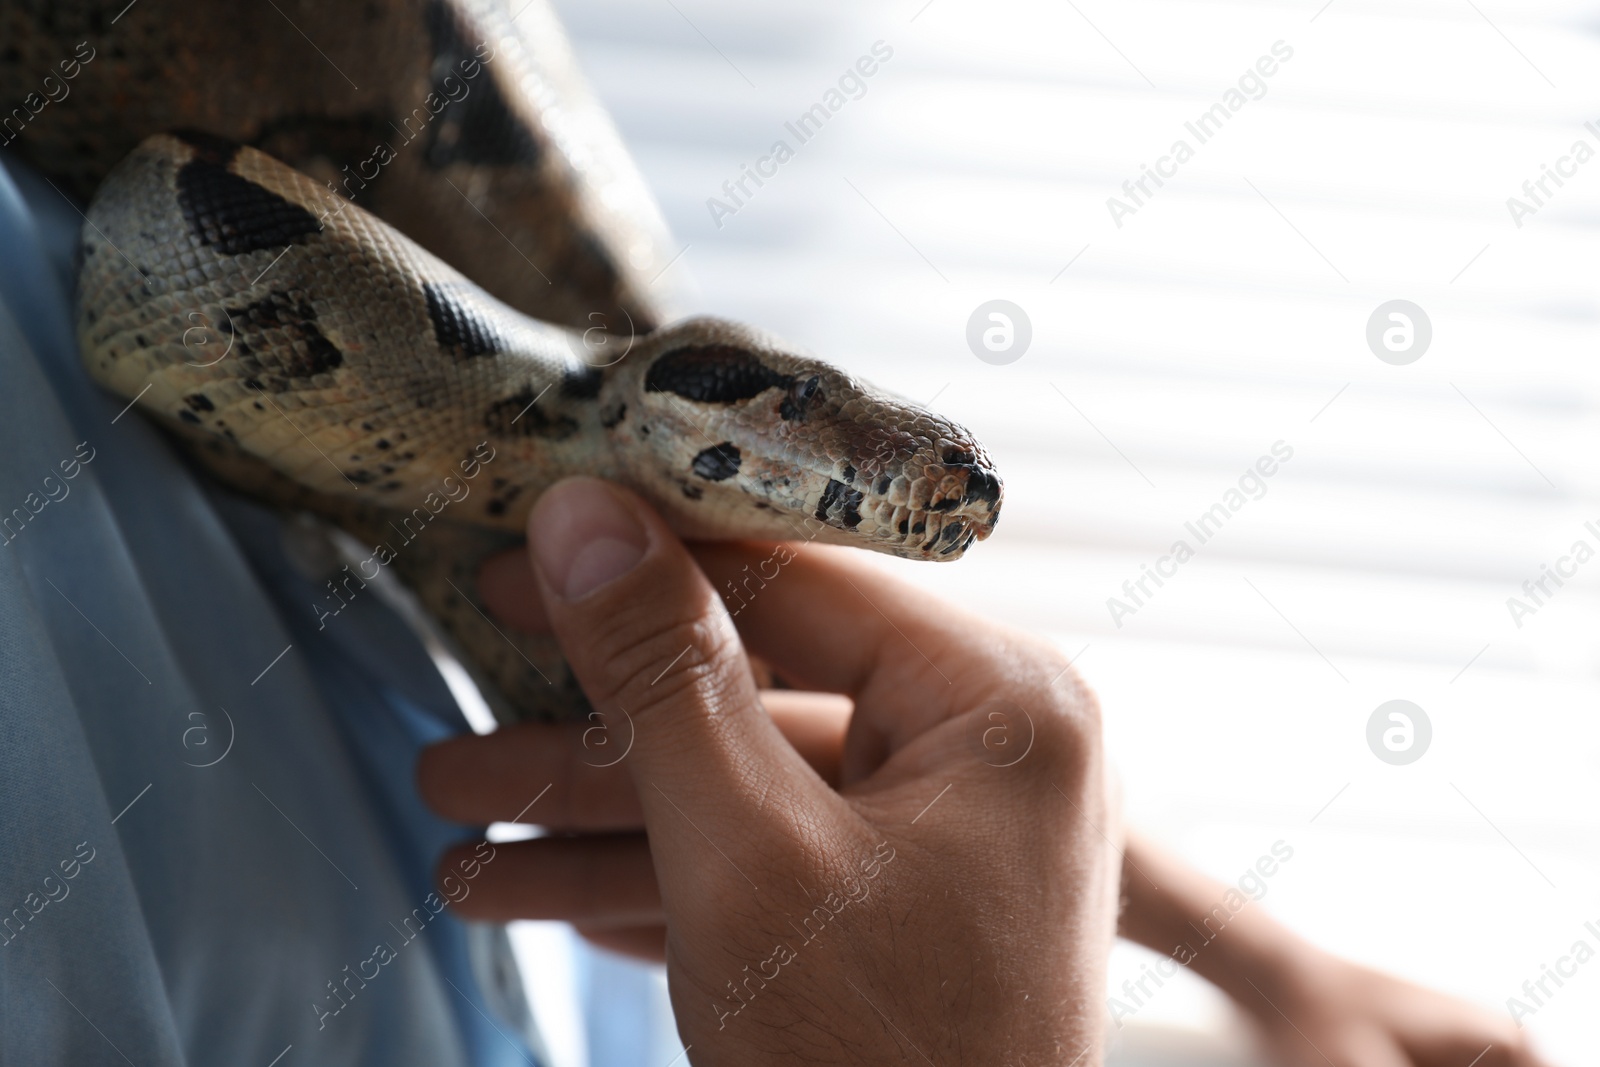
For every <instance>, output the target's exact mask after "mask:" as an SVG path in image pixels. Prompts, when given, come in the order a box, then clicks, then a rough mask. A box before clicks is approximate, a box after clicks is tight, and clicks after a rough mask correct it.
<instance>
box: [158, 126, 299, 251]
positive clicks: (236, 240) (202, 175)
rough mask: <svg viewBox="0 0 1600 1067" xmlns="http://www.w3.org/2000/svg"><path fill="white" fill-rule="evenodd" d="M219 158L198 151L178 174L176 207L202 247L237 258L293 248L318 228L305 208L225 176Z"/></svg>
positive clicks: (212, 150) (229, 174) (225, 163)
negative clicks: (287, 247)
mask: <svg viewBox="0 0 1600 1067" xmlns="http://www.w3.org/2000/svg"><path fill="white" fill-rule="evenodd" d="M220 152H221V149H219V148H217V147H214V146H213V147H206V148H198V149H196V153H195V157H194V158H193V159H191V160H190V161H189V162H187V163H185V164H184V165H183V166H181V167H179V168H178V207H179V208H180V209H181V210H182V211H183V218H184V221H185V222H187V223H188V224H189V230H190V232H191V233H193V234H194V235H195V236H196V237H198V238H199V239H200V241H201V243H202V244H205V245H206V246H208V247H210V248H215V249H216V250H217V251H218V252H221V253H222V254H223V255H225V256H238V255H243V254H244V253H246V252H259V251H262V250H263V249H268V248H283V247H284V246H286V245H292V244H297V243H299V242H300V240H301V239H302V238H304V237H308V236H310V235H311V234H314V233H316V232H317V231H318V230H319V229H320V228H321V223H319V222H318V221H317V217H316V216H315V215H313V214H311V212H309V211H307V210H306V209H305V208H303V207H301V206H300V205H298V204H292V203H290V202H289V201H287V200H285V199H284V198H283V197H281V196H279V195H278V194H277V193H274V192H272V191H271V190H270V189H267V188H264V187H263V186H260V185H257V184H256V183H255V182H253V181H251V180H250V179H248V178H241V177H239V175H237V174H235V173H233V172H232V171H230V170H229V169H228V159H224V160H222V161H220V162H219V161H218V160H219V153H220ZM228 158H229V159H231V156H230V157H228Z"/></svg>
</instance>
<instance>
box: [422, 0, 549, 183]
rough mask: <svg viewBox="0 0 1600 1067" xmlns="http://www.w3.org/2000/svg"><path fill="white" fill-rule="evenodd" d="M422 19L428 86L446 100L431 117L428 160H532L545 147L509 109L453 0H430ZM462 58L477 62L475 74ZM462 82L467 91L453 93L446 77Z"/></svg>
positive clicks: (433, 164) (526, 163)
mask: <svg viewBox="0 0 1600 1067" xmlns="http://www.w3.org/2000/svg"><path fill="white" fill-rule="evenodd" d="M423 21H424V23H425V24H426V25H427V28H428V37H429V38H430V40H431V41H432V44H433V72H432V73H433V76H432V78H431V82H432V86H431V87H432V89H433V91H434V92H435V93H438V94H439V96H440V98H449V99H450V101H451V102H450V106H449V107H447V108H445V109H444V110H443V111H442V112H440V113H439V114H438V115H437V117H435V118H434V120H433V122H432V125H431V134H430V136H429V139H428V150H427V161H428V165H429V166H430V167H434V168H436V169H438V168H442V167H448V166H449V165H450V164H452V163H473V164H482V165H486V166H528V167H529V168H530V169H531V168H532V167H534V166H536V165H537V164H538V162H539V160H540V158H541V157H542V156H543V155H544V147H543V146H542V145H541V144H540V143H539V141H538V139H537V138H536V137H535V136H534V134H533V131H532V130H531V129H530V128H529V127H528V125H527V124H526V123H525V122H522V121H521V120H519V119H518V118H517V117H516V115H515V113H513V112H512V110H511V107H510V105H508V104H507V103H506V98H505V97H504V96H503V95H502V94H501V91H500V86H499V85H498V84H497V83H496V82H495V75H494V68H493V67H491V66H490V65H489V64H485V63H483V62H482V61H481V60H479V59H478V58H477V51H476V45H475V43H474V40H473V37H472V36H470V35H469V33H468V32H464V30H463V27H462V26H461V24H460V23H458V22H457V21H456V16H455V5H454V4H450V3H446V2H445V0H430V3H429V4H428V5H427V7H426V8H425V9H424V11H423ZM463 61H467V62H468V69H471V64H472V63H477V64H478V68H479V69H478V74H477V76H476V77H475V78H472V79H470V80H469V79H468V78H467V77H466V74H465V72H464V71H463V70H462V69H461V64H462V62H463ZM447 77H448V78H450V79H451V81H452V84H454V85H455V86H457V87H458V88H457V89H456V92H457V93H459V92H460V91H461V90H460V88H459V87H462V86H464V87H466V93H465V95H458V96H452V94H451V93H450V92H449V91H448V89H447V87H446V86H445V84H444V82H445V79H446V78H447Z"/></svg>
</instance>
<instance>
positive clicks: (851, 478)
mask: <svg viewBox="0 0 1600 1067" xmlns="http://www.w3.org/2000/svg"><path fill="white" fill-rule="evenodd" d="M839 479H840V480H841V481H843V482H844V484H846V485H854V484H855V480H856V469H855V468H854V467H852V466H850V464H848V463H846V464H845V465H844V469H843V470H841V471H840V472H839Z"/></svg>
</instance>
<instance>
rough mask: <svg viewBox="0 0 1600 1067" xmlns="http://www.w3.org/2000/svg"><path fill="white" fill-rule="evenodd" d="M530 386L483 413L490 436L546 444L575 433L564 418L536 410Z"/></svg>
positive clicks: (573, 422) (574, 427)
mask: <svg viewBox="0 0 1600 1067" xmlns="http://www.w3.org/2000/svg"><path fill="white" fill-rule="evenodd" d="M536 395H537V394H536V393H534V391H533V386H531V385H525V386H523V387H522V389H521V390H520V391H518V392H517V393H515V394H513V395H511V396H508V397H506V398H505V399H504V400H497V401H495V402H494V403H493V404H491V405H490V406H489V410H488V411H487V412H485V413H484V416H483V425H484V426H485V427H486V428H487V429H488V431H489V432H490V433H492V434H497V435H499V436H501V437H543V438H545V439H546V440H550V441H563V440H565V439H566V438H568V437H571V436H572V435H573V434H575V433H577V432H578V423H577V421H576V420H575V419H573V418H571V417H570V416H567V415H555V416H551V415H547V414H545V413H544V412H543V411H541V410H539V405H537V404H535V403H534V402H533V401H534V397H535V396H536Z"/></svg>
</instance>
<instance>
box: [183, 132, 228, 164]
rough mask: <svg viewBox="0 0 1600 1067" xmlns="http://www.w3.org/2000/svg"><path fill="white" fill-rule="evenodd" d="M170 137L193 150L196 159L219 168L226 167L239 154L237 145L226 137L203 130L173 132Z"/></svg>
mask: <svg viewBox="0 0 1600 1067" xmlns="http://www.w3.org/2000/svg"><path fill="white" fill-rule="evenodd" d="M172 136H174V137H176V138H177V139H178V140H180V141H182V142H183V143H184V144H186V145H188V146H189V147H190V148H192V149H194V154H195V158H196V159H204V160H206V161H207V162H209V163H215V164H216V165H217V166H219V167H226V166H227V165H228V164H229V163H232V162H233V157H234V156H236V155H238V154H239V145H238V144H237V143H235V142H233V141H230V140H228V139H227V138H226V137H218V136H217V135H216V134H214V133H206V132H205V131H204V130H195V129H181V130H173V131H172Z"/></svg>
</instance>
